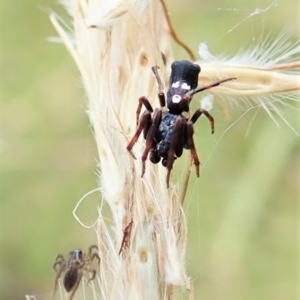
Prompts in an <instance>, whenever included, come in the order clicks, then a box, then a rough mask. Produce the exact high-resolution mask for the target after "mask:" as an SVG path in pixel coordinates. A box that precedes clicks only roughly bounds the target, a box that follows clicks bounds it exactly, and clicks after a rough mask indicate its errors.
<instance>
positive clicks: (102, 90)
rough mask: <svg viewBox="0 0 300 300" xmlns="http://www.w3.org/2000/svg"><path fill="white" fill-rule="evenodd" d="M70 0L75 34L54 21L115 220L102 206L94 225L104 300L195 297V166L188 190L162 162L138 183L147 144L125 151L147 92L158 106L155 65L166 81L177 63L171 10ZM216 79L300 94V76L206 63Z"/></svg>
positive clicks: (206, 79)
mask: <svg viewBox="0 0 300 300" xmlns="http://www.w3.org/2000/svg"><path fill="white" fill-rule="evenodd" d="M63 2H64V4H65V6H66V7H68V8H70V7H71V11H72V17H73V24H74V36H73V37H70V35H69V34H67V33H66V32H65V31H64V29H63V28H62V27H61V25H60V24H59V22H58V21H57V19H56V18H55V16H54V15H51V17H50V18H51V21H52V23H53V24H54V26H55V28H56V30H57V31H58V33H59V35H60V37H61V39H62V40H63V42H64V43H65V45H66V46H67V49H68V50H69V52H70V54H71V55H72V57H73V58H74V60H75V62H76V64H77V66H78V68H79V70H80V73H81V76H82V81H83V85H84V88H85V92H86V98H87V100H88V115H89V117H90V121H91V124H92V127H93V130H94V136H95V140H96V144H97V149H98V154H99V173H100V175H99V189H101V192H102V199H103V201H104V202H105V203H107V204H108V206H109V208H110V211H111V215H112V220H111V222H112V226H111V227H108V225H107V222H106V221H105V218H104V216H103V215H102V205H101V208H100V209H99V219H98V226H97V237H98V245H99V256H100V257H101V263H100V270H99V277H100V278H99V286H100V287H99V290H100V294H101V295H100V298H101V299H113V300H117V299H133V300H135V299H143V300H145V299H151V300H155V299H158V300H160V299H176V289H175V287H181V288H183V289H186V290H187V291H188V293H189V298H190V299H192V298H193V286H192V282H191V280H190V279H189V278H188V276H187V274H186V270H185V266H186V262H185V250H186V238H187V229H186V220H185V214H184V211H183V208H182V204H183V202H184V198H185V195H186V192H187V186H188V181H189V177H190V169H191V166H192V162H191V161H190V163H189V164H188V169H187V175H186V179H185V181H184V186H183V190H182V191H179V190H178V188H177V185H173V184H172V183H171V188H170V190H169V191H168V190H167V188H166V171H165V168H163V167H161V165H154V164H151V163H149V162H148V161H147V162H146V172H145V175H144V177H143V178H141V161H140V157H141V155H142V152H143V149H144V146H143V144H142V143H141V142H137V143H136V145H135V146H134V148H133V152H134V154H135V156H136V157H137V160H133V158H132V156H131V155H130V154H129V153H128V152H127V151H126V146H127V144H128V142H129V140H130V138H131V137H132V136H133V134H134V132H135V129H136V120H135V112H136V108H137V105H138V98H139V97H140V96H146V97H148V99H149V100H150V102H151V103H152V105H153V107H158V106H159V105H158V99H157V83H156V81H155V79H154V76H153V74H152V73H151V67H152V66H159V68H160V69H159V72H160V74H161V76H162V78H163V81H164V83H165V85H166V84H167V79H168V72H169V70H170V64H171V62H172V60H173V58H172V54H171V53H172V51H171V47H170V42H169V40H170V32H171V29H172V28H169V27H168V26H167V20H168V18H167V19H166V16H165V14H164V9H165V7H163V6H162V3H161V1H158V0H157V1H150V0H135V1H130V0H114V1H108V0H94V1H86V0H73V1H67V0H65V1H63ZM169 26H170V25H169ZM162 53H163V55H164V56H165V57H166V61H167V63H166V65H164V63H163V59H162ZM217 77H221V78H224V77H225V78H226V77H237V78H238V79H237V80H236V81H233V82H229V83H226V84H225V85H222V86H220V87H217V88H216V89H215V90H212V92H215V93H217V94H225V95H241V96H249V95H261V94H264V93H265V94H269V93H276V92H286V91H293V90H296V91H298V90H299V89H300V87H299V76H292V75H289V74H282V73H277V72H272V70H271V69H269V70H266V69H258V68H257V69H254V70H253V68H251V67H248V68H247V67H246V68H245V67H232V66H226V64H224V65H222V66H220V65H216V66H211V65H205V64H204V65H202V73H201V76H200V79H199V80H200V81H201V85H206V84H207V83H211V82H212V81H214V80H215V79H216V78H217ZM266 79H267V82H268V84H266ZM131 222H132V224H131ZM130 224H131V225H130ZM129 225H130V228H129V227H128V226H129ZM126 228H127V229H126ZM127 231H128V232H127ZM124 232H126V233H128V235H127V237H126V235H125V237H124Z"/></svg>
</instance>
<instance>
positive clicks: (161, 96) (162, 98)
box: [151, 66, 166, 108]
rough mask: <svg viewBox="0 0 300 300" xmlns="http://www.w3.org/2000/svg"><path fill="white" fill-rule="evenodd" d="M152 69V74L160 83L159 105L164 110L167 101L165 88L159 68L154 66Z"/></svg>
mask: <svg viewBox="0 0 300 300" xmlns="http://www.w3.org/2000/svg"><path fill="white" fill-rule="evenodd" d="M151 69H152V72H153V73H154V75H155V78H156V81H157V83H158V99H159V103H160V106H161V107H162V108H164V107H165V106H166V99H165V93H164V86H163V84H162V81H161V78H160V76H159V74H158V72H157V69H159V67H158V66H154V67H152V68H151Z"/></svg>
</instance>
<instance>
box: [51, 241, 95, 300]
mask: <svg viewBox="0 0 300 300" xmlns="http://www.w3.org/2000/svg"><path fill="white" fill-rule="evenodd" d="M93 249H95V250H98V247H97V246H96V245H92V246H90V247H89V251H88V254H87V255H86V254H84V253H83V252H82V251H81V250H80V249H75V250H73V251H71V252H70V253H69V260H68V261H67V262H66V261H65V259H64V257H63V255H62V254H58V255H57V257H56V259H55V261H54V264H53V269H54V270H55V272H56V277H55V283H54V292H53V297H52V299H54V296H55V293H56V290H57V286H58V280H59V278H60V277H61V275H62V273H65V274H64V277H63V285H64V288H65V290H66V291H67V292H68V293H69V292H71V294H70V297H69V300H72V298H73V297H74V295H75V292H76V290H77V288H78V286H79V284H80V281H81V279H82V276H83V274H84V272H89V273H91V276H90V278H89V279H88V281H87V282H88V283H89V282H90V281H91V280H93V279H95V277H96V270H94V269H91V268H90V263H91V262H92V261H93V260H94V259H95V258H96V259H97V260H98V264H100V257H99V255H98V253H97V252H94V253H92V251H93Z"/></svg>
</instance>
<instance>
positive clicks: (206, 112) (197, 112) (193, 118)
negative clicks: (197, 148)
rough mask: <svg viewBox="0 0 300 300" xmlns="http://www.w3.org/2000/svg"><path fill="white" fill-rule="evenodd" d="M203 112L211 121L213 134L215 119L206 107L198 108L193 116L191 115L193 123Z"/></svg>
mask: <svg viewBox="0 0 300 300" xmlns="http://www.w3.org/2000/svg"><path fill="white" fill-rule="evenodd" d="M202 114H204V115H205V116H206V117H207V119H208V120H209V121H210V127H211V134H213V133H214V132H215V120H214V118H213V117H212V115H211V114H210V113H209V112H208V111H207V110H205V109H198V110H196V111H195V113H194V114H193V116H192V117H191V120H190V121H191V122H192V123H193V124H195V123H196V122H197V120H198V119H199V117H200V116H201V115H202Z"/></svg>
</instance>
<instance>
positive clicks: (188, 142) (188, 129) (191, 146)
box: [186, 121, 200, 177]
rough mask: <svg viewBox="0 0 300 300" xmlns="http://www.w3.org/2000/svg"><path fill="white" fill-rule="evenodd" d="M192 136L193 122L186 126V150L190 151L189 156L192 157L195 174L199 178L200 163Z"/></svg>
mask: <svg viewBox="0 0 300 300" xmlns="http://www.w3.org/2000/svg"><path fill="white" fill-rule="evenodd" d="M193 134H194V126H193V122H192V121H188V122H187V124H186V148H187V149H190V150H191V155H192V158H193V160H194V164H195V167H196V174H197V177H199V173H200V172H199V166H200V161H199V158H198V155H197V151H196V148H195V143H194V139H193Z"/></svg>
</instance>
